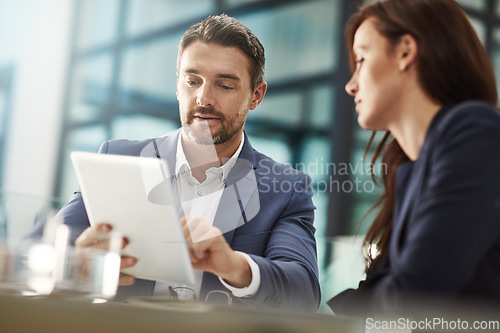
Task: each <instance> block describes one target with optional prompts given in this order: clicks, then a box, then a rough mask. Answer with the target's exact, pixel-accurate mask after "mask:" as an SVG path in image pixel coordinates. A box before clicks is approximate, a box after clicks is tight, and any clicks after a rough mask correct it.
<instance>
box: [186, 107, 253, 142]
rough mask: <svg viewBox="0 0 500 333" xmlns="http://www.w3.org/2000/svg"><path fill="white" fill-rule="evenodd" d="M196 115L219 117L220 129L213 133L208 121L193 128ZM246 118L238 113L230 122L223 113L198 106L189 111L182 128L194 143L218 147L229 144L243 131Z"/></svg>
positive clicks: (211, 108) (198, 123)
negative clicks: (229, 141) (228, 142)
mask: <svg viewBox="0 0 500 333" xmlns="http://www.w3.org/2000/svg"><path fill="white" fill-rule="evenodd" d="M195 114H197V115H211V116H215V117H217V118H218V120H216V121H219V122H220V129H219V130H217V131H216V132H214V133H212V130H211V129H210V125H209V124H208V121H201V122H199V121H197V124H196V125H195V126H193V122H194V118H195V116H194V115H195ZM244 116H245V115H244V114H242V113H238V114H237V115H236V117H235V118H234V119H229V120H228V119H227V118H226V116H225V115H224V114H223V113H222V112H220V111H217V110H215V109H214V108H213V107H202V106H196V107H195V108H193V109H191V110H189V112H188V113H187V115H186V118H185V119H184V121H183V123H182V127H183V129H184V131H185V133H186V134H187V136H188V138H189V139H191V140H192V141H194V142H196V143H198V144H202V145H218V144H222V143H225V142H227V141H228V140H230V139H231V138H233V137H234V136H235V135H236V133H238V132H239V131H240V130H241V128H242V127H243V125H244V124H245V120H246V117H244Z"/></svg>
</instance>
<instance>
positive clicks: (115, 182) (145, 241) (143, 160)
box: [71, 152, 194, 284]
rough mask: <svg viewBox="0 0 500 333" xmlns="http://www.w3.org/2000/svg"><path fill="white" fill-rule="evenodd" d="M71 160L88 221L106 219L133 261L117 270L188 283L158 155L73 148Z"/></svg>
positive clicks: (171, 201)
mask: <svg viewBox="0 0 500 333" xmlns="http://www.w3.org/2000/svg"><path fill="white" fill-rule="evenodd" d="M71 159H72V161H73V166H74V168H75V172H76V176H77V178H78V182H79V184H80V190H81V193H82V196H83V202H84V204H85V209H86V210H87V214H88V217H89V221H90V224H91V225H95V224H99V223H108V224H110V225H112V226H113V230H117V231H119V232H120V233H122V235H123V236H125V237H127V238H128V240H129V244H128V245H127V246H126V247H125V249H124V250H123V251H122V254H124V255H130V256H133V257H136V258H137V259H138V261H137V263H136V265H135V266H134V267H132V268H128V269H124V270H122V272H123V273H125V274H129V275H132V276H135V277H137V278H142V279H148V280H156V281H173V282H178V283H185V284H194V272H193V268H192V266H191V260H190V258H189V254H188V250H187V246H186V241H185V239H184V233H183V231H182V226H181V224H180V221H179V216H178V213H177V208H176V204H175V201H174V195H173V191H172V186H171V181H170V178H169V176H168V175H167V168H166V164H164V163H163V162H162V160H161V159H159V158H150V157H138V156H123V155H107V154H95V153H87V152H73V153H71Z"/></svg>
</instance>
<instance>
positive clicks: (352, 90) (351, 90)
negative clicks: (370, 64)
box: [345, 74, 358, 96]
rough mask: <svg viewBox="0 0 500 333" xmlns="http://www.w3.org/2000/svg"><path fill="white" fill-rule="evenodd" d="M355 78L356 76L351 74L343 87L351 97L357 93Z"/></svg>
mask: <svg viewBox="0 0 500 333" xmlns="http://www.w3.org/2000/svg"><path fill="white" fill-rule="evenodd" d="M355 76H356V74H353V75H352V77H351V79H350V80H349V81H347V83H346V85H345V91H346V92H347V93H348V94H349V95H351V96H355V95H356V93H357V92H358V82H357V80H356V77H355Z"/></svg>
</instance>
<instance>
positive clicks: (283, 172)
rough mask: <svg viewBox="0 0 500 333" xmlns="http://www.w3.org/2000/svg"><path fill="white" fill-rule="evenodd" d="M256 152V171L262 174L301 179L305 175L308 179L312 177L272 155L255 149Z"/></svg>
mask: <svg viewBox="0 0 500 333" xmlns="http://www.w3.org/2000/svg"><path fill="white" fill-rule="evenodd" d="M254 152H255V161H256V170H255V172H256V173H258V174H260V175H261V176H268V177H272V178H283V179H290V178H293V179H301V178H303V177H305V178H306V179H309V178H310V177H309V176H308V175H307V174H306V173H304V172H302V171H299V170H297V169H295V168H293V167H292V165H290V164H285V163H279V162H276V161H275V160H273V159H272V158H271V157H269V156H267V155H265V154H263V153H261V152H259V151H257V150H255V149H254Z"/></svg>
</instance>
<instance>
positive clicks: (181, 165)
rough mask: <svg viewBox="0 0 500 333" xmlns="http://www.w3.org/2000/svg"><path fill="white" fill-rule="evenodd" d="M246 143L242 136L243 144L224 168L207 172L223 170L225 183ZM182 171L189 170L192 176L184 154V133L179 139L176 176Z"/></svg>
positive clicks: (241, 143)
mask: <svg viewBox="0 0 500 333" xmlns="http://www.w3.org/2000/svg"><path fill="white" fill-rule="evenodd" d="M244 141H245V136H244V135H243V134H241V142H240V145H239V146H238V149H236V152H235V153H234V154H233V156H231V157H230V158H229V160H227V162H226V163H224V164H223V165H222V166H220V167H218V168H214V167H212V168H210V169H208V170H207V171H206V172H209V171H211V170H221V171H222V181H225V180H226V179H227V177H228V176H229V173H230V172H231V170H232V169H233V167H234V165H235V164H236V161H237V160H238V156H239V155H240V153H241V150H242V149H243V144H244ZM182 170H186V171H187V170H189V174H191V172H190V171H191V167H190V166H189V163H188V161H187V159H186V154H185V153H184V149H183V148H182V133H180V134H179V138H178V139H177V153H176V156H175V174H176V175H179V174H180V173H181V171H182Z"/></svg>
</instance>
